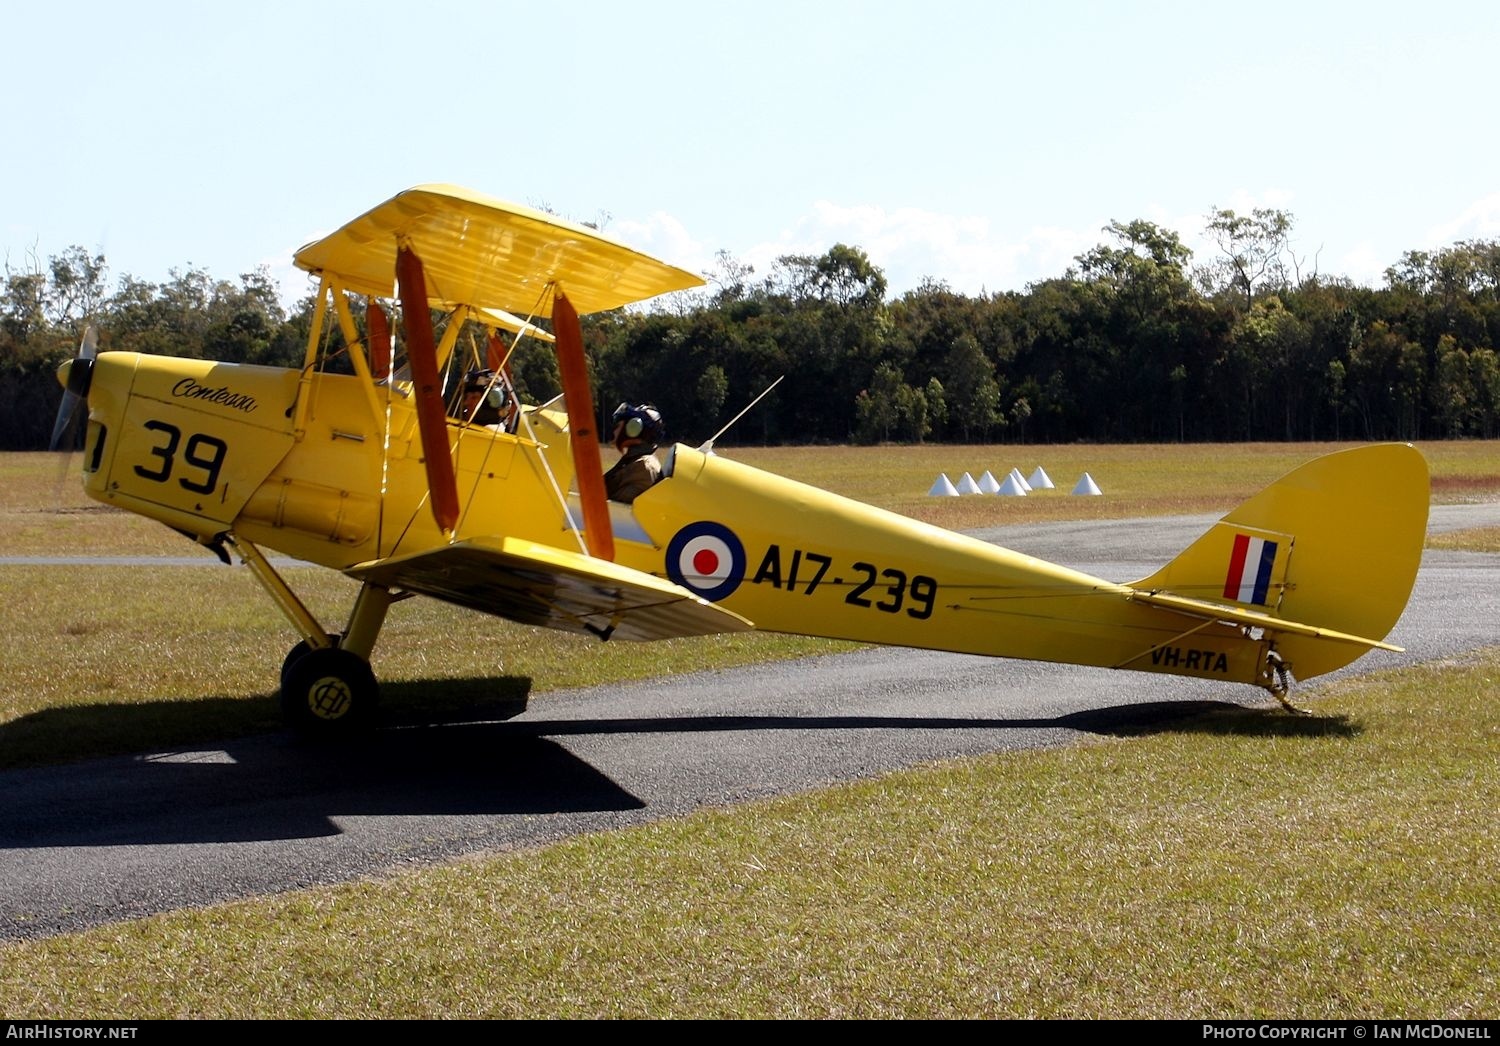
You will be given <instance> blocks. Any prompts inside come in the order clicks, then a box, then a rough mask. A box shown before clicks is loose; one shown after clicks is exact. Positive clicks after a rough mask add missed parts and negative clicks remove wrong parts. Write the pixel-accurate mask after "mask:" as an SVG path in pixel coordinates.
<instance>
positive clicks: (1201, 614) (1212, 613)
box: [1130, 592, 1405, 653]
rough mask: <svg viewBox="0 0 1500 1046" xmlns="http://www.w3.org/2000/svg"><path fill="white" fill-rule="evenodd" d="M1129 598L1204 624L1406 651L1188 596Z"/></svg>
mask: <svg viewBox="0 0 1500 1046" xmlns="http://www.w3.org/2000/svg"><path fill="white" fill-rule="evenodd" d="M1130 599H1132V600H1133V601H1135V602H1137V603H1146V604H1148V605H1150V606H1153V607H1162V608H1163V609H1165V610H1175V611H1177V612H1178V613H1181V614H1186V615H1188V616H1189V617H1196V618H1201V619H1202V620H1204V621H1229V622H1232V623H1233V624H1236V625H1248V626H1250V627H1251V628H1263V629H1265V630H1266V631H1267V632H1285V633H1288V634H1290V635H1294V636H1311V637H1313V638H1315V639H1332V640H1335V641H1337V642H1340V643H1353V644H1355V645H1356V646H1363V647H1369V648H1371V649H1374V650H1394V651H1396V652H1397V653H1400V652H1401V651H1402V650H1404V649H1405V648H1404V647H1399V646H1394V645H1392V644H1390V643H1386V642H1382V641H1381V640H1379V639H1366V638H1365V637H1364V636H1354V635H1350V634H1349V633H1347V632H1339V631H1336V630H1334V629H1332V628H1319V627H1318V626H1316V625H1304V624H1302V623H1301V622H1299V621H1286V620H1284V619H1282V618H1279V617H1273V616H1271V615H1270V614H1261V613H1257V612H1256V611H1254V610H1244V609H1242V608H1240V607H1231V606H1224V605H1223V604H1220V603H1210V602H1207V601H1205V600H1202V599H1188V598H1186V597H1185V596H1173V595H1168V594H1167V593H1164V592H1132V593H1131V595H1130Z"/></svg>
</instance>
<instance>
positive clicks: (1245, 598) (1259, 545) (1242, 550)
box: [1224, 534, 1276, 606]
mask: <svg viewBox="0 0 1500 1046" xmlns="http://www.w3.org/2000/svg"><path fill="white" fill-rule="evenodd" d="M1275 563H1276V542H1274V541H1267V540H1266V539H1265V538H1253V537H1251V536H1250V535H1249V534H1236V535H1235V536H1234V551H1233V552H1231V553H1230V556H1229V574H1228V575H1227V576H1226V577H1225V578H1224V598H1225V599H1233V600H1237V601H1239V602H1241V603H1258V604H1260V605H1261V606H1267V605H1269V600H1268V599H1267V598H1266V593H1267V591H1268V590H1269V589H1270V587H1271V567H1272V566H1273V565H1274V564H1275Z"/></svg>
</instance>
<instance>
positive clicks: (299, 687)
mask: <svg viewBox="0 0 1500 1046" xmlns="http://www.w3.org/2000/svg"><path fill="white" fill-rule="evenodd" d="M379 701H380V685H379V684H378V683H376V682H375V673H374V672H372V671H370V663H369V662H368V661H366V660H365V659H364V658H362V657H360V656H358V655H357V654H351V653H349V651H347V650H339V649H338V648H337V647H328V648H326V649H322V650H308V651H306V652H305V653H303V655H302V656H301V657H298V658H295V659H290V664H289V665H288V666H287V669H286V672H285V673H283V675H282V677H281V714H282V715H283V716H284V717H285V718H286V721H287V725H288V726H290V727H291V728H292V729H294V730H296V731H297V732H298V733H300V734H304V735H306V736H308V737H316V738H338V737H347V736H350V735H351V734H354V733H357V732H359V731H361V730H364V729H366V728H368V727H369V726H370V724H371V723H372V722H373V721H374V718H375V708H376V706H377V705H378V704H379Z"/></svg>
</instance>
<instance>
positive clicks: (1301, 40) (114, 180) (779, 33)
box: [0, 0, 1500, 300]
mask: <svg viewBox="0 0 1500 1046" xmlns="http://www.w3.org/2000/svg"><path fill="white" fill-rule="evenodd" d="M410 10H420V12H421V13H420V16H419V17H413V16H411V15H403V13H402V12H403V11H410ZM4 25H5V35H6V38H7V47H6V52H7V61H6V75H5V83H6V94H7V103H8V104H7V106H6V109H7V120H6V121H5V123H6V130H7V135H6V142H7V146H6V150H5V156H4V157H3V162H0V201H3V204H0V256H3V259H4V260H6V261H7V263H8V264H9V265H10V266H11V267H12V268H24V267H26V266H27V265H28V264H29V259H30V258H31V257H33V256H35V257H39V258H41V259H45V258H46V257H47V256H49V255H51V254H56V253H59V252H61V251H62V250H63V249H64V248H66V247H67V246H69V245H71V244H80V245H82V246H84V247H86V248H88V249H89V250H91V251H102V252H103V253H104V254H105V255H106V256H107V258H108V260H109V264H110V271H111V276H112V278H113V277H118V276H119V275H121V274H123V273H129V274H131V275H133V276H136V277H138V278H141V279H146V280H151V281H159V280H162V279H165V278H166V277H167V272H168V270H169V269H170V268H173V267H176V268H184V267H187V266H200V267H203V268H206V269H207V270H208V271H209V272H210V273H211V274H212V275H214V276H215V277H219V278H233V277H235V276H237V275H238V274H239V273H241V272H245V271H248V270H250V269H253V268H255V267H256V266H259V265H268V266H270V267H271V268H272V271H273V273H275V274H276V275H277V276H278V278H280V279H281V282H282V287H283V293H284V296H285V297H287V298H288V299H289V300H290V299H294V298H296V297H299V296H300V295H301V294H303V293H305V292H306V290H307V285H306V283H305V281H304V279H303V278H302V277H301V276H300V275H299V274H296V273H295V271H294V270H292V269H291V267H290V257H291V253H292V251H294V250H295V249H296V248H297V247H298V246H300V245H301V244H303V243H305V242H307V241H308V240H311V239H314V238H316V237H317V236H319V235H321V234H323V233H325V232H328V231H330V230H332V229H333V228H336V227H337V226H338V225H340V224H342V223H343V222H344V221H345V220H347V219H349V218H352V217H354V216H355V215H357V214H359V213H361V212H362V211H364V210H367V209H368V208H369V207H371V206H373V205H375V204H376V203H379V202H380V201H382V200H384V199H386V198H388V197H390V196H391V195H393V194H394V193H395V192H397V191H399V190H400V189H403V188H406V187H408V186H411V185H416V184H420V183H424V182H454V183H457V184H460V185H466V186H469V187H471V188H474V189H478V190H480V191H483V192H487V193H490V194H493V195H495V196H499V197H503V198H506V199H511V200H516V201H518V202H521V203H527V204H531V205H533V206H545V207H549V208H551V209H553V210H555V211H557V212H558V213H561V214H564V215H566V216H568V217H570V218H574V219H576V220H584V221H588V220H597V219H600V218H605V217H607V221H606V225H605V227H606V229H607V231H609V232H610V233H612V234H613V235H615V236H616V237H618V238H620V239H622V240H625V241H626V242H628V243H630V244H631V245H633V246H636V247H639V248H641V249H643V250H646V251H649V252H651V253H655V254H658V255H660V256H662V257H664V258H666V259H668V260H670V261H673V262H675V263H677V264H679V265H682V266H683V267H685V268H689V269H693V270H701V269H704V268H707V267H709V266H710V265H712V263H713V257H714V254H715V252H717V251H719V250H721V249H723V250H727V251H728V252H729V253H730V254H732V255H734V256H735V257H737V258H739V259H741V260H743V261H747V262H749V263H750V264H752V265H754V266H755V267H756V270H757V272H758V273H761V274H764V273H765V272H767V271H768V270H769V267H770V264H771V263H772V261H773V260H774V259H775V258H776V257H777V256H778V255H780V254H786V253H821V252H823V251H825V250H826V249H827V248H828V247H830V246H832V245H833V244H834V243H838V242H844V243H851V244H856V245H858V246H860V247H862V248H864V249H865V250H866V252H867V253H868V254H869V255H870V256H871V258H872V260H873V261H874V262H875V263H876V264H877V265H879V266H881V267H882V268H883V269H884V270H885V272H886V274H887V277H888V278H889V280H890V284H891V290H892V292H893V293H899V292H901V291H903V290H907V289H910V288H912V287H915V286H916V285H917V284H918V283H919V282H920V281H921V280H922V278H923V277H924V276H932V277H935V278H939V279H943V280H946V281H947V282H948V283H949V285H950V286H952V287H953V288H954V289H956V290H960V291H964V292H967V293H979V292H980V291H982V290H989V291H998V290H1010V289H1022V288H1024V286H1025V285H1026V284H1027V283H1028V282H1031V281H1033V280H1038V279H1044V278H1047V277H1051V276H1056V275H1059V274H1061V273H1062V271H1063V270H1064V269H1065V268H1066V267H1067V266H1068V264H1069V263H1070V261H1071V260H1072V258H1073V257H1074V256H1076V255H1078V254H1080V253H1082V252H1083V251H1086V250H1088V249H1089V248H1090V247H1092V246H1093V245H1094V244H1096V243H1099V242H1101V240H1103V239H1104V237H1103V235H1102V233H1101V231H1100V230H1101V228H1102V227H1103V226H1104V225H1105V224H1107V223H1108V222H1109V221H1111V220H1119V221H1130V220H1132V219H1135V218H1146V219H1149V220H1152V221H1156V222H1158V223H1160V224H1162V225H1164V226H1166V227H1168V228H1171V229H1174V230H1175V231H1177V232H1178V233H1180V234H1181V235H1182V236H1183V238H1184V240H1185V241H1186V242H1187V243H1188V244H1189V245H1190V246H1192V247H1194V249H1195V251H1196V252H1197V253H1196V258H1195V260H1196V261H1199V262H1207V261H1209V260H1211V257H1212V253H1213V248H1212V246H1211V245H1210V244H1208V243H1207V242H1205V241H1204V240H1203V239H1202V236H1201V233H1202V229H1203V226H1204V224H1205V218H1206V215H1207V214H1208V212H1209V210H1210V209H1211V208H1213V207H1215V206H1219V207H1232V208H1235V209H1238V210H1242V211H1243V210H1248V209H1250V208H1252V207H1278V208H1283V209H1285V210H1288V211H1290V212H1292V214H1293V215H1294V216H1295V219H1296V226H1295V228H1294V233H1293V237H1294V247H1295V250H1296V252H1297V254H1298V255H1300V256H1302V257H1303V258H1304V271H1306V270H1308V269H1310V268H1311V267H1312V266H1313V265H1314V264H1315V265H1316V267H1317V268H1318V269H1319V271H1321V272H1323V273H1327V274H1336V275H1344V276H1348V277H1350V278H1352V279H1354V280H1356V281H1358V282H1362V283H1368V284H1371V285H1379V284H1380V283H1381V273H1382V272H1383V270H1384V269H1385V267H1386V266H1387V265H1390V264H1391V263H1393V262H1395V261H1396V260H1397V259H1398V258H1399V257H1400V255H1401V254H1402V253H1403V252H1404V251H1406V250H1410V249H1430V248H1433V247H1438V246H1443V245H1445V244H1448V243H1452V242H1454V241H1455V240H1459V239H1473V238H1494V237H1500V134H1497V133H1496V131H1495V110H1496V98H1497V96H1500V90H1497V88H1496V86H1495V78H1494V74H1493V69H1494V62H1495V61H1496V56H1497V54H1500V5H1494V4H1490V3H1482V2H1472V3H1465V2H1457V0H1453V2H1448V0H1437V2H1429V3H1425V4H1411V3H1403V4H1395V3H1385V2H1362V3H1317V2H1313V0H1303V2H1301V3H1284V2H1280V0H1265V2H1261V3H1257V4H1234V5H1228V4H1210V3H1083V2H1068V0H1060V2H1056V3H1050V4H1038V3H1024V4H1023V3H1008V2H1001V0H990V2H983V3H957V2H947V0H926V2H921V3H915V2H909V3H873V2H872V3H841V2H816V3H815V2H811V0H802V2H793V3H783V2H780V0H761V2H757V3H754V4H734V3H721V4H709V3H702V2H697V3H653V2H649V0H638V2H637V3H634V4H619V3H615V4H607V3H589V2H575V3H531V4H515V3H508V2H498V3H463V2H452V0H426V2H424V3H421V4H417V3H415V2H413V0H408V2H407V3H405V4H399V5H398V4H388V3H384V2H380V0H366V2H363V3H316V2H314V0H304V2H302V3H300V4H298V3H281V2H267V3H255V4H244V5H228V4H211V3H201V4H199V3H193V4H189V3H151V2H145V3H138V4H129V5H126V4H104V3H98V4H95V3H68V2H57V3H52V4H46V5H43V4H18V3H15V2H10V3H6V4H5V16H4Z"/></svg>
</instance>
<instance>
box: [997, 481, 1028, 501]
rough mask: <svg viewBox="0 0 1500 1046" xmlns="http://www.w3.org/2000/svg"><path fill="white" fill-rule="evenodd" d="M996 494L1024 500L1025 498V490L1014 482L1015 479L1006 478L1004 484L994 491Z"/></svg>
mask: <svg viewBox="0 0 1500 1046" xmlns="http://www.w3.org/2000/svg"><path fill="white" fill-rule="evenodd" d="M996 493H997V494H1007V495H1011V496H1014V497H1018V498H1024V497H1025V496H1026V488H1024V487H1022V486H1021V484H1019V483H1017V482H1016V477H1014V476H1006V477H1005V482H1004V483H1002V484H1000V489H999V490H998V491H996Z"/></svg>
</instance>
